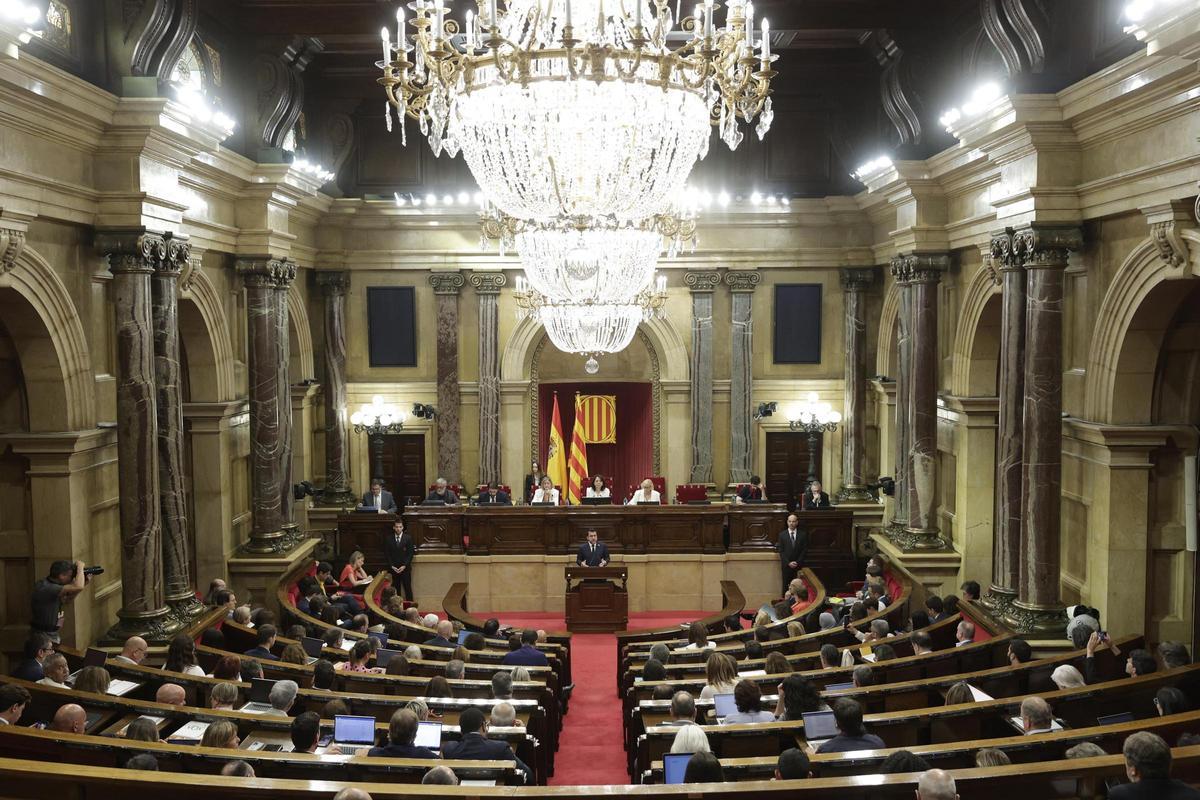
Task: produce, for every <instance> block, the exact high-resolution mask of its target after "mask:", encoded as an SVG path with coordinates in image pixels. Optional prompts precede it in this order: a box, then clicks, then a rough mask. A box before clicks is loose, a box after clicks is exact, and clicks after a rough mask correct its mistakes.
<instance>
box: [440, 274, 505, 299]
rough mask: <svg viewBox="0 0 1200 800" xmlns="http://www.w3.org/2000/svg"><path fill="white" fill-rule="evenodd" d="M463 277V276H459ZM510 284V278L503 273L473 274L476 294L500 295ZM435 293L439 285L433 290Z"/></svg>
mask: <svg viewBox="0 0 1200 800" xmlns="http://www.w3.org/2000/svg"><path fill="white" fill-rule="evenodd" d="M459 277H461V276H459ZM507 284H508V278H506V277H505V276H504V273H503V272H475V273H472V274H471V285H472V286H474V287H475V292H476V294H500V289H501V288H503V287H504V286H506V285H507ZM433 290H434V292H435V293H438V294H441V292H438V291H437V285H436V284H435V285H434V288H433Z"/></svg>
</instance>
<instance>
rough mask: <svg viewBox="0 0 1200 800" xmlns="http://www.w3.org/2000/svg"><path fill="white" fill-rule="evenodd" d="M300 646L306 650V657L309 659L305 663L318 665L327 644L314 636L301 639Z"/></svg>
mask: <svg viewBox="0 0 1200 800" xmlns="http://www.w3.org/2000/svg"><path fill="white" fill-rule="evenodd" d="M300 646H301V647H303V648H304V655H306V656H307V657H308V660H307V661H306V662H305V663H307V664H315V663H317V659H319V658H320V657H321V649H322V648H323V647H324V646H325V643H324V642H323V641H321V640H320V639H315V638H313V637H312V636H305V637H303V638H301V639H300Z"/></svg>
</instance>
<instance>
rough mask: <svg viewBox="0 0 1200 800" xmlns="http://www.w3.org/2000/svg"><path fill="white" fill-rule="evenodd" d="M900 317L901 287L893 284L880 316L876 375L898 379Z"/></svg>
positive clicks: (885, 296)
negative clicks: (897, 353) (897, 330)
mask: <svg viewBox="0 0 1200 800" xmlns="http://www.w3.org/2000/svg"><path fill="white" fill-rule="evenodd" d="M899 316H900V287H898V286H897V285H896V284H895V282H893V283H892V284H891V285H890V286H888V288H887V292H885V293H884V295H883V309H882V310H881V311H880V314H879V345H878V346H877V347H876V348H875V374H876V375H886V376H887V377H889V378H891V379H892V380H895V379H896V319H897V318H898V317H899Z"/></svg>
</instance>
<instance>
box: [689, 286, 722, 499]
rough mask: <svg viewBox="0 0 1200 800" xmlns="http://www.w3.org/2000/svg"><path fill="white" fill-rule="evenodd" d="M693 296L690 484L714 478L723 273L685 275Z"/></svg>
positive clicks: (708, 481) (710, 480) (710, 481)
mask: <svg viewBox="0 0 1200 800" xmlns="http://www.w3.org/2000/svg"><path fill="white" fill-rule="evenodd" d="M683 282H684V283H685V284H687V287H688V289H689V290H690V291H691V293H692V364H691V367H692V369H691V387H690V388H691V392H690V394H691V402H692V465H691V470H690V471H689V474H688V482H689V483H708V484H711V483H712V479H713V432H712V418H713V338H712V336H713V292H714V291H715V290H716V288H717V287H718V286H720V285H721V273H719V272H689V273H687V274H686V275H684V276H683Z"/></svg>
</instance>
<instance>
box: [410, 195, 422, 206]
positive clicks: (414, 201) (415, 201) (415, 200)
mask: <svg viewBox="0 0 1200 800" xmlns="http://www.w3.org/2000/svg"><path fill="white" fill-rule="evenodd" d="M410 197H411V198H412V200H411V202H412V204H413V208H416V207H417V206H419V205H421V198H419V197H417V196H416V195H410Z"/></svg>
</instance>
